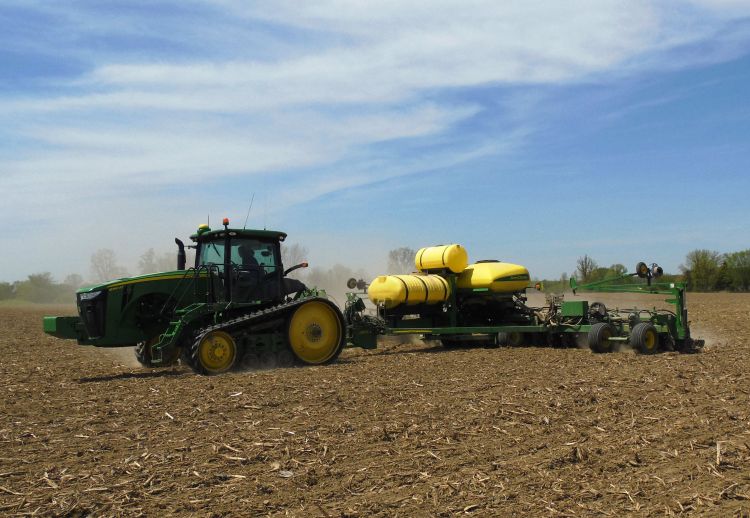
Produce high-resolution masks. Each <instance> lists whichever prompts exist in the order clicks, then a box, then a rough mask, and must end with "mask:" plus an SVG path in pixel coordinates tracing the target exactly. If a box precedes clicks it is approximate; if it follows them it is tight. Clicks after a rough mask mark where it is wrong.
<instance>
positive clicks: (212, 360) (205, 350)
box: [195, 331, 237, 374]
mask: <svg viewBox="0 0 750 518" xmlns="http://www.w3.org/2000/svg"><path fill="white" fill-rule="evenodd" d="M195 352H196V355H195V359H196V360H197V363H198V366H199V369H200V370H201V371H202V372H204V373H205V374H221V373H222V372H227V371H228V370H230V369H231V368H232V367H234V364H235V362H236V361H237V344H236V343H235V342H234V338H232V336H231V335H230V334H229V333H225V332H224V331H210V332H208V333H206V335H205V336H204V337H203V338H202V339H201V341H200V343H199V344H198V348H197V350H196V351H195Z"/></svg>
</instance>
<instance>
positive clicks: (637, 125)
mask: <svg viewBox="0 0 750 518" xmlns="http://www.w3.org/2000/svg"><path fill="white" fill-rule="evenodd" d="M308 4H309V5H308ZM749 91H750V2H748V1H744V0H715V1H709V0H693V1H681V2H676V1H661V2H647V1H639V0H630V1H608V0H598V1H570V2H533V1H518V2H515V1H508V2H491V1H486V2H485V1H462V2H449V1H433V2H418V1H415V2H408V3H407V2H395V1H384V2H377V3H372V2H355V1H352V2H340V1H334V0H331V1H323V2H315V3H314V5H313V3H298V2H287V1H284V0H279V1H274V2H244V1H238V0H237V1H235V0H216V1H201V0H181V1H174V2H161V3H158V4H157V3H155V2H146V1H143V2H139V1H131V2H114V1H71V2H66V3H65V5H64V6H62V4H59V3H57V2H42V1H34V0H24V1H20V0H18V1H17V0H4V1H2V2H1V3H0V191H2V193H3V203H2V205H0V216H1V217H2V221H3V222H4V223H5V225H6V229H7V231H6V232H5V233H4V234H3V237H2V238H0V246H2V248H3V250H4V251H5V253H4V254H3V259H2V261H0V263H1V264H2V270H1V271H0V280H15V279H21V278H24V277H25V276H26V275H28V274H30V273H35V272H40V271H50V272H52V273H53V274H54V275H55V277H56V278H58V279H62V278H63V277H64V276H65V275H66V274H68V273H80V274H82V275H84V277H85V276H87V275H88V274H89V258H90V256H91V254H92V253H93V252H95V251H96V250H97V249H98V248H103V247H108V248H113V249H115V250H116V252H117V254H118V257H119V258H120V261H121V262H122V263H124V264H125V265H126V266H127V267H129V268H130V269H131V271H134V270H135V264H136V263H137V259H138V257H139V256H140V255H141V254H142V253H143V252H144V251H145V250H146V249H148V248H150V247H153V248H155V249H157V250H159V251H171V250H172V246H173V245H171V243H172V239H173V237H175V236H180V237H183V238H184V237H186V236H187V235H189V234H190V233H191V232H192V231H193V230H194V229H195V228H196V226H197V225H198V224H199V223H201V222H204V221H205V219H206V215H207V214H210V215H211V218H212V221H218V220H220V218H222V217H224V216H229V217H230V218H232V220H233V221H235V222H238V223H239V224H240V225H241V223H242V222H243V221H244V218H245V213H246V211H247V207H248V202H249V200H250V198H251V196H252V195H253V194H254V195H255V202H254V205H253V209H252V212H251V215H250V226H259V227H262V226H267V227H269V228H278V229H281V230H284V231H286V232H288V233H289V235H290V238H289V241H290V242H296V243H300V244H303V245H304V246H306V247H307V248H308V249H309V251H310V254H309V255H310V257H309V260H310V262H311V263H312V264H313V265H320V266H331V265H332V264H334V263H335V262H342V263H344V264H347V265H350V266H353V267H364V268H365V269H366V270H367V271H369V272H370V273H371V274H373V275H375V274H378V273H380V272H381V271H382V270H383V269H384V268H385V262H386V255H387V251H388V250H390V249H392V248H395V247H399V246H411V247H413V248H419V247H421V246H425V245H430V244H437V243H447V242H459V243H462V244H463V245H464V246H466V248H467V249H468V251H469V254H470V259H473V260H475V259H487V258H498V259H502V260H508V261H514V262H519V263H521V264H525V265H527V266H528V267H529V269H530V270H531V273H532V275H535V276H539V277H557V276H558V275H559V274H560V273H561V272H568V273H570V272H571V271H572V270H573V268H574V265H575V259H576V258H577V257H578V256H580V255H583V254H589V255H591V256H593V257H594V258H595V259H596V260H597V261H598V262H599V263H600V264H603V265H608V264H611V263H614V262H621V263H624V264H626V265H631V263H632V264H634V263H635V262H636V261H638V260H641V259H644V260H648V261H649V262H650V261H657V262H660V263H662V264H663V265H664V266H665V268H666V269H667V270H668V271H676V270H677V269H678V267H679V265H680V263H681V262H682V261H683V259H684V256H685V254H686V252H688V251H689V250H692V249H694V248H711V249H716V250H719V251H733V250H739V249H746V248H750V238H749V237H748V235H750V234H748V232H747V229H748V228H749V227H750V225H749V224H750V211H749V210H748V208H747V193H748V192H750V185H749V184H750V174H748V173H749V171H748V164H750V138H749V137H750V102H749V101H748V92H749ZM11 251H12V252H11Z"/></svg>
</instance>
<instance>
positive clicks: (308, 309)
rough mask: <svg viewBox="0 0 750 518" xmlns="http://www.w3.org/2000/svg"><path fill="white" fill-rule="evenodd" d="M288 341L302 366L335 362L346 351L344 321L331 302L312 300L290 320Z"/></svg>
mask: <svg viewBox="0 0 750 518" xmlns="http://www.w3.org/2000/svg"><path fill="white" fill-rule="evenodd" d="M287 338H288V340H289V347H290V348H291V350H292V353H294V356H295V357H296V358H297V359H298V360H299V361H300V362H302V363H306V364H308V365H320V364H323V363H329V362H332V361H333V360H335V359H336V358H337V357H338V355H339V354H341V349H343V347H344V341H345V334H344V317H343V315H342V314H341V311H339V310H338V308H337V307H336V306H334V305H333V304H332V303H331V302H329V301H327V300H324V299H313V300H310V301H309V302H305V303H303V304H302V305H301V306H299V307H298V308H297V309H296V310H294V312H293V313H292V314H291V316H290V317H289V321H288V323H287Z"/></svg>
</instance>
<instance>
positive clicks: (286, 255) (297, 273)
mask: <svg viewBox="0 0 750 518" xmlns="http://www.w3.org/2000/svg"><path fill="white" fill-rule="evenodd" d="M307 253H308V251H307V247H305V246H302V245H300V244H297V243H294V244H293V245H285V246H282V247H281V262H282V263H283V264H284V268H289V267H291V266H295V265H297V264H299V263H302V262H304V261H305V260H306V259H307ZM303 275H304V272H303V271H302V269H299V270H294V271H293V272H291V273H290V274H289V277H294V278H301V277H302V276H303Z"/></svg>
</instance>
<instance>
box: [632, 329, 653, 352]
mask: <svg viewBox="0 0 750 518" xmlns="http://www.w3.org/2000/svg"><path fill="white" fill-rule="evenodd" d="M630 345H631V346H632V347H633V348H634V349H635V350H637V351H638V352H640V353H641V354H654V353H657V352H658V351H659V333H658V332H657V331H656V328H655V327H654V326H653V325H652V324H651V323H649V322H640V323H638V324H636V325H635V326H634V327H633V329H632V330H631V331H630Z"/></svg>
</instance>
